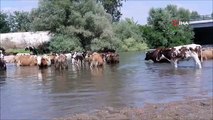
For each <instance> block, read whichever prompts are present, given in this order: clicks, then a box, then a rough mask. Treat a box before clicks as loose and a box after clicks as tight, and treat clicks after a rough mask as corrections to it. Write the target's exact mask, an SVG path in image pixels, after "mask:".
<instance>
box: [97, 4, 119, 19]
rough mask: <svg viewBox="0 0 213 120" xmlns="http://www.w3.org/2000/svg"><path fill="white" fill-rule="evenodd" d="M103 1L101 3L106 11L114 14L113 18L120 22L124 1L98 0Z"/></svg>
mask: <svg viewBox="0 0 213 120" xmlns="http://www.w3.org/2000/svg"><path fill="white" fill-rule="evenodd" d="M97 1H99V2H101V4H102V5H103V6H104V8H105V9H106V12H107V13H109V14H110V15H111V16H112V20H113V21H114V22H118V21H119V20H120V17H121V15H122V14H121V10H120V8H121V7H122V5H123V4H122V1H123V0H97Z"/></svg>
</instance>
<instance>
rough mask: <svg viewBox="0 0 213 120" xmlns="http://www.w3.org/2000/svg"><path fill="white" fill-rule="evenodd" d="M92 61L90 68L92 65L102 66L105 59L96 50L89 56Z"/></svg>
mask: <svg viewBox="0 0 213 120" xmlns="http://www.w3.org/2000/svg"><path fill="white" fill-rule="evenodd" d="M89 61H91V62H90V68H92V67H99V66H100V67H102V66H103V64H104V60H103V58H102V56H101V55H100V54H99V53H96V52H94V53H93V54H92V55H91V56H90V57H89Z"/></svg>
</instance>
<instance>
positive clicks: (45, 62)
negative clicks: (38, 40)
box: [37, 55, 51, 68]
mask: <svg viewBox="0 0 213 120" xmlns="http://www.w3.org/2000/svg"><path fill="white" fill-rule="evenodd" d="M37 65H38V66H39V68H47V67H48V66H50V65H51V60H50V58H49V56H47V55H43V56H37Z"/></svg>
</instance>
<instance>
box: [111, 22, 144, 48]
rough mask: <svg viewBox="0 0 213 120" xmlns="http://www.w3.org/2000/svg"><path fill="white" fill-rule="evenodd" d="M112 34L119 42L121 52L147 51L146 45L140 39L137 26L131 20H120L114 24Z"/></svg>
mask: <svg viewBox="0 0 213 120" xmlns="http://www.w3.org/2000/svg"><path fill="white" fill-rule="evenodd" d="M113 26H114V27H113V28H114V32H115V35H116V37H117V38H118V39H119V40H120V46H119V47H120V48H119V49H120V50H121V51H139V50H145V49H147V44H146V43H145V40H144V39H143V37H142V32H141V31H140V29H139V25H138V24H137V23H135V22H134V21H133V20H132V19H125V20H121V21H120V22H117V23H114V25H113Z"/></svg>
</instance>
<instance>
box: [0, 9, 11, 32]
mask: <svg viewBox="0 0 213 120" xmlns="http://www.w3.org/2000/svg"><path fill="white" fill-rule="evenodd" d="M6 18H7V14H5V13H3V12H0V28H1V29H0V33H7V32H10V27H9V23H8V21H7V20H6Z"/></svg>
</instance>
